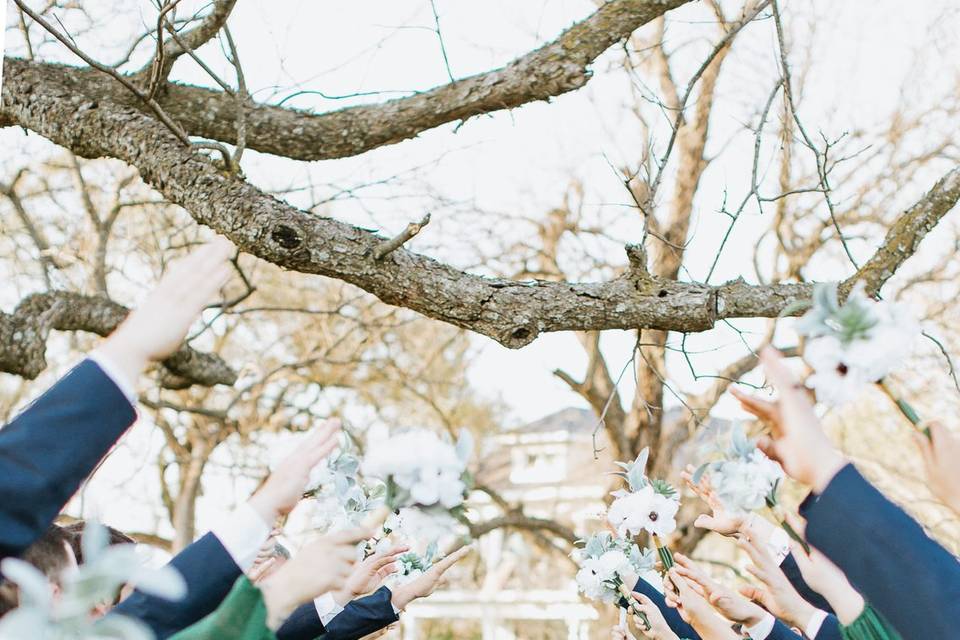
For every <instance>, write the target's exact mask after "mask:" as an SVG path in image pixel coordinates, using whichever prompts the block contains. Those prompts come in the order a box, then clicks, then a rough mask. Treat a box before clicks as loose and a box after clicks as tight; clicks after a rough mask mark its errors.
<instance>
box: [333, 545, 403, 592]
mask: <svg viewBox="0 0 960 640" xmlns="http://www.w3.org/2000/svg"><path fill="white" fill-rule="evenodd" d="M409 550H410V547H407V546H396V547H393V548H391V549H388V550H387V551H378V552H376V553H374V554H373V555H371V556H370V557H369V558H366V559H365V560H363V561H362V562H358V563H357V566H356V568H354V570H353V573H351V574H350V577H349V578H348V579H347V581H346V582H345V583H344V584H343V587H342V588H340V589H337V590H336V591H334V593H333V599H334V601H335V602H336V603H337V604H338V605H340V606H341V607H343V606H346V604H347V603H348V602H350V601H351V600H353V599H354V598H359V597H360V596H362V595H366V594H368V593H370V592H371V591H376V590H377V589H379V588H380V587H381V586H382V585H383V583H384V581H385V580H386V579H387V578H388V577H390V575H391V574H393V573H395V572H396V571H397V563H396V559H397V557H398V556H399V555H401V554H403V553H406V552H407V551H409Z"/></svg>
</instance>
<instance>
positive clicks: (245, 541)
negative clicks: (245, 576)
mask: <svg viewBox="0 0 960 640" xmlns="http://www.w3.org/2000/svg"><path fill="white" fill-rule="evenodd" d="M210 532H211V533H212V534H213V535H215V536H216V537H217V539H218V540H219V541H220V544H222V545H223V548H224V549H226V550H227V553H228V554H230V557H231V558H233V561H234V562H235V563H237V566H238V567H240V571H243V572H244V573H245V572H246V571H247V570H248V569H249V568H250V567H252V566H253V561H254V560H256V559H257V554H258V553H259V552H260V547H262V546H263V543H264V542H266V541H267V538H269V537H270V525H268V524H267V523H266V522H264V521H263V518H261V517H260V514H259V513H257V512H256V510H254V508H253V507H251V506H250V505H249V504H247V503H246V502H244V503H243V504H242V505H240V506H239V507H237V508H236V509H235V510H234V511H233V513H231V514H230V516H229V517H227V518H226V519H224V520H223V522H220V523H219V524H218V525H217V526H215V527H213V529H211V530H210Z"/></svg>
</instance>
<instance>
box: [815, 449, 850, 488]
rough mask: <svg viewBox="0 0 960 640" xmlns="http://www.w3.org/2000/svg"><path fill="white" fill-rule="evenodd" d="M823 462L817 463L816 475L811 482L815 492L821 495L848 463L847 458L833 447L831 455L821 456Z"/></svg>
mask: <svg viewBox="0 0 960 640" xmlns="http://www.w3.org/2000/svg"><path fill="white" fill-rule="evenodd" d="M821 460H822V462H821V463H820V464H818V465H817V467H816V470H815V472H814V477H813V478H812V481H811V482H810V485H811V486H812V487H813V490H814V492H815V493H816V494H817V495H819V494H821V493H823V492H824V490H825V489H826V488H827V485H829V484H830V481H831V480H833V478H834V476H836V475H837V474H838V473H840V470H841V469H843V468H844V467H845V466H846V465H847V460H846V458H844V457H843V456H842V455H841V454H840V453H838V452H837V451H835V450H833V449H831V450H830V453H829V455H824V456H823V457H821Z"/></svg>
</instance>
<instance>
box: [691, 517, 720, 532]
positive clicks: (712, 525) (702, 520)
mask: <svg viewBox="0 0 960 640" xmlns="http://www.w3.org/2000/svg"><path fill="white" fill-rule="evenodd" d="M693 526H695V527H697V528H698V529H707V530H709V531H716V530H717V519H716V518H714V517H713V516H711V515H707V514H706V513H702V514H700V515H699V516H697V519H696V520H694V521H693Z"/></svg>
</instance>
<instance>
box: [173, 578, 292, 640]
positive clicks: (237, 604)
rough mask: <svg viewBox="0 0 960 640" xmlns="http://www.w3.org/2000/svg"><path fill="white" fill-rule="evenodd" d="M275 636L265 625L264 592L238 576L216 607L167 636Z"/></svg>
mask: <svg viewBox="0 0 960 640" xmlns="http://www.w3.org/2000/svg"><path fill="white" fill-rule="evenodd" d="M225 638H230V639H231V640H276V638H277V637H276V635H274V633H273V631H271V630H270V629H268V628H267V606H266V605H265V604H264V603H263V595H262V594H261V593H260V590H259V589H257V588H256V587H255V586H253V585H252V584H251V583H250V581H249V580H247V578H246V577H244V576H241V577H240V578H238V579H237V581H236V582H235V583H234V585H233V589H231V590H230V593H229V594H228V595H227V597H226V598H224V600H223V602H222V603H220V606H219V607H217V609H216V611H214V612H213V613H211V614H210V615H208V616H207V617H206V618H203V619H202V620H201V621H200V622H198V623H196V624H194V625H192V626H189V627H187V628H186V629H184V630H183V631H180V632H179V633H177V634H176V635H173V636H171V637H170V640H222V639H225Z"/></svg>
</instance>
